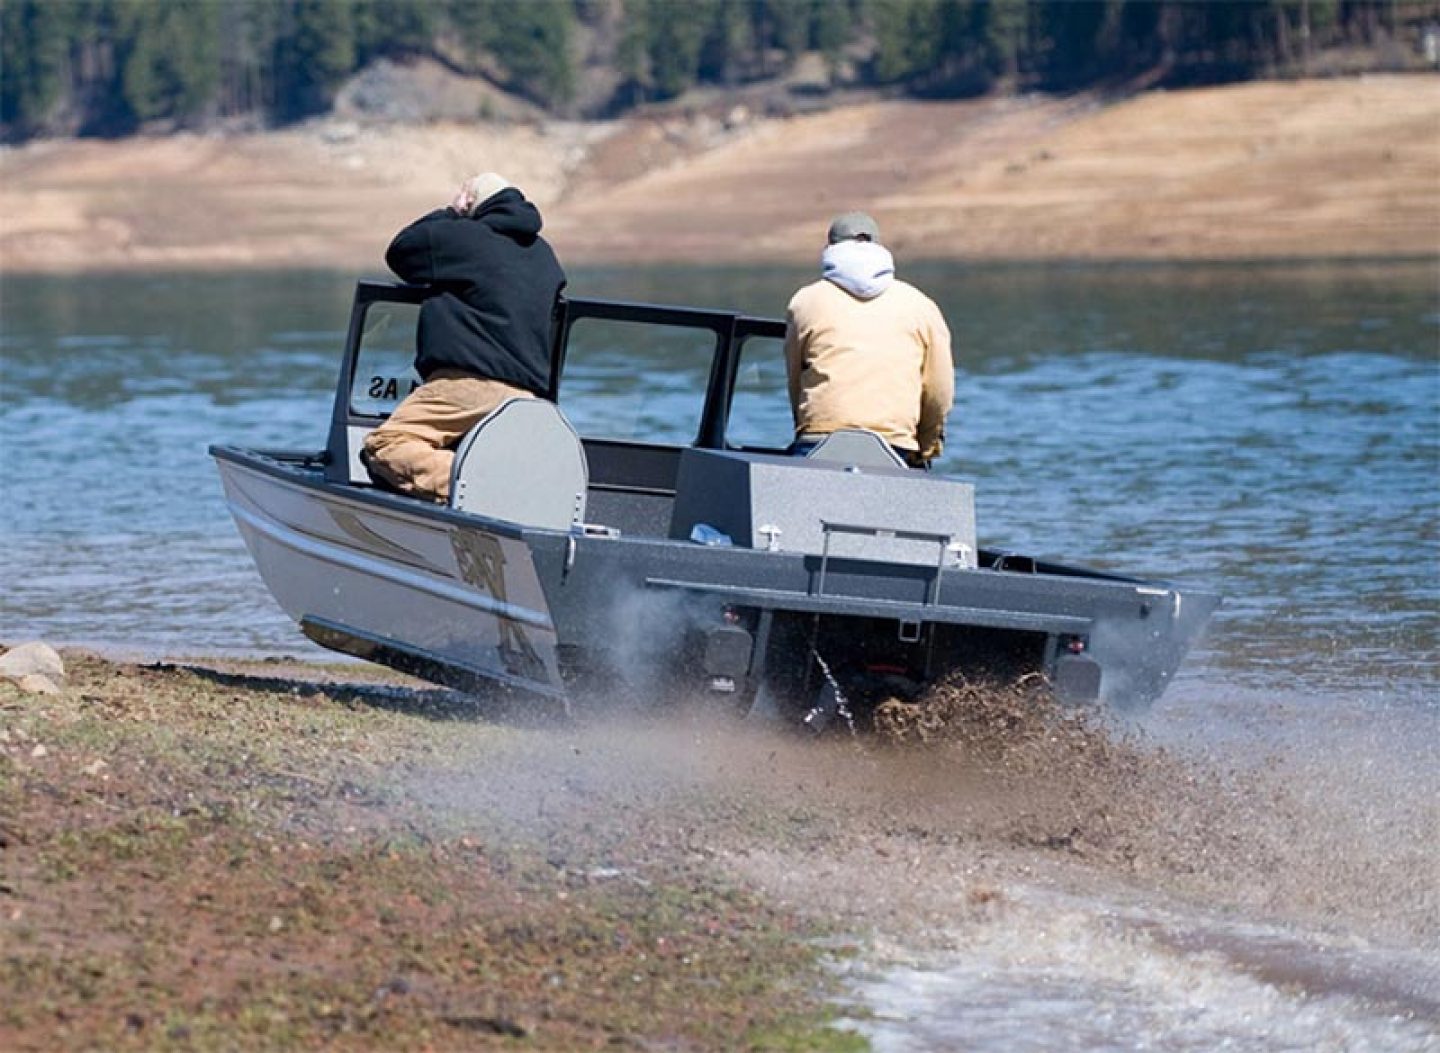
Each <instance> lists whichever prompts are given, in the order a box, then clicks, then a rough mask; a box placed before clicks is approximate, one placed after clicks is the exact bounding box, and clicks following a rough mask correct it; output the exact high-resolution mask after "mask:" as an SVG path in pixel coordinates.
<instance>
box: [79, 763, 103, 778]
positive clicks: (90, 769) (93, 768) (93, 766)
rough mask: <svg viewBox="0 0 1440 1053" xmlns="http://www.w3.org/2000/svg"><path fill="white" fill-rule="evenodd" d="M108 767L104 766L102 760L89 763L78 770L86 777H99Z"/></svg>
mask: <svg viewBox="0 0 1440 1053" xmlns="http://www.w3.org/2000/svg"><path fill="white" fill-rule="evenodd" d="M108 767H110V765H108V764H106V763H105V762H104V761H103V760H94V761H91V762H90V763H89V764H87V765H85V767H83V768H81V769H80V770H81V771H83V772H84V773H85V774H86V775H99V774H100V773H101V772H102V771H104V770H105V769H106V768H108Z"/></svg>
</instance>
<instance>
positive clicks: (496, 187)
mask: <svg viewBox="0 0 1440 1053" xmlns="http://www.w3.org/2000/svg"><path fill="white" fill-rule="evenodd" d="M540 226H541V219H540V212H539V210H538V209H536V208H535V206H534V205H532V204H531V203H530V202H529V201H527V200H525V195H524V194H522V193H521V192H520V191H519V190H517V189H516V188H515V187H513V186H511V185H510V184H509V183H508V182H507V181H506V180H504V179H503V178H501V177H500V176H498V175H496V174H495V173H493V172H487V173H485V174H484V175H478V176H475V177H474V178H472V179H468V180H466V181H465V183H464V185H463V186H461V188H460V191H459V193H457V194H456V195H455V199H454V200H453V201H451V203H450V205H449V206H448V207H447V208H442V209H439V210H438V211H435V212H431V213H430V214H429V215H426V216H422V217H420V218H419V219H417V220H416V221H415V222H414V223H412V224H410V225H409V226H408V227H406V228H405V229H404V230H402V231H401V232H400V233H399V234H397V235H395V240H394V241H392V242H391V243H390V248H389V250H388V251H387V252H386V253H385V262H386V263H387V264H389V266H390V269H391V270H392V271H394V272H395V273H396V274H397V275H399V277H400V278H401V280H403V281H407V282H411V283H414V284H418V285H430V286H433V287H434V288H435V290H436V292H435V294H434V295H432V296H431V297H430V298H429V299H427V300H426V301H425V304H424V306H423V307H421V309H420V324H419V327H418V329H417V331H416V350H415V370H416V372H418V373H419V374H420V379H421V380H422V381H423V383H422V384H421V385H420V387H418V388H416V389H415V390H414V391H413V392H411V393H410V395H409V396H408V397H407V398H406V399H405V401H403V402H402V403H400V405H399V406H397V407H396V408H395V412H394V413H393V414H391V416H390V419H389V420H387V421H386V422H385V423H384V424H382V425H380V427H378V428H376V429H375V430H374V431H373V432H371V433H370V435H369V437H367V438H366V440H365V446H364V449H363V450H362V451H361V454H360V459H361V460H362V461H363V462H364V464H365V467H366V468H367V469H368V470H369V472H370V475H371V477H372V478H374V479H375V480H376V481H377V482H378V483H380V484H381V485H383V486H387V487H389V488H391V489H394V490H399V491H400V492H402V493H407V494H412V495H414V496H416V497H423V498H428V499H430V500H433V501H439V502H444V501H446V500H448V499H449V495H450V468H451V465H452V463H453V461H454V456H455V455H454V452H453V451H454V448H455V446H456V445H457V444H458V443H459V442H460V440H461V439H462V438H464V436H465V433H466V432H468V431H469V430H470V429H471V428H473V427H474V426H475V425H476V424H478V423H480V421H482V420H484V419H485V418H486V417H487V416H489V415H490V414H491V413H492V412H493V411H494V410H495V409H496V408H497V407H498V406H499V405H500V404H501V403H502V402H504V401H505V400H506V399H510V398H531V397H533V396H535V395H542V394H544V393H545V392H546V391H547V390H548V389H549V386H550V327H551V320H552V318H553V316H554V311H555V302H556V298H557V297H558V296H559V294H560V290H561V289H562V288H564V286H565V272H564V271H562V270H561V269H560V264H559V262H558V261H557V260H556V259H555V253H554V252H553V251H552V250H551V248H550V246H549V244H547V243H546V241H545V239H543V238H542V237H540Z"/></svg>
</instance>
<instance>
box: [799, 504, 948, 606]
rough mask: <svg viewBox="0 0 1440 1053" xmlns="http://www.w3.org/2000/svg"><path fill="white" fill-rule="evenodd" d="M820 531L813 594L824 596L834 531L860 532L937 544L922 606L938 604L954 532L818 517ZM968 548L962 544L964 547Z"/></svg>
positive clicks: (839, 532) (838, 532) (868, 534)
mask: <svg viewBox="0 0 1440 1053" xmlns="http://www.w3.org/2000/svg"><path fill="white" fill-rule="evenodd" d="M820 531H821V533H822V534H823V535H824V538H825V541H824V544H823V545H821V547H820V576H819V579H818V580H817V582H816V584H815V590H814V592H812V593H811V595H813V596H817V597H820V596H824V595H825V574H826V571H827V570H828V569H829V566H830V539H831V538H832V537H833V536H834V535H835V534H862V535H867V536H869V537H875V538H895V539H897V540H900V541H933V542H935V543H936V544H937V545H939V547H940V557H939V559H938V560H937V561H936V563H935V576H934V577H933V578H932V579H931V580H930V584H929V585H928V586H927V587H926V590H925V602H924V604H922V606H925V607H936V606H939V604H940V579H941V577H942V576H943V575H944V573H945V556H946V555H947V554H948V553H949V552H951V551H952V550H953V549H954V547H955V535H954V534H942V533H936V532H934V531H931V530H902V529H897V528H895V527H877V526H867V525H865V524H863V523H837V522H835V521H834V520H830V519H822V520H820ZM965 547H967V546H965V545H963V544H962V545H961V546H960V548H961V550H962V551H963V549H964V548H965Z"/></svg>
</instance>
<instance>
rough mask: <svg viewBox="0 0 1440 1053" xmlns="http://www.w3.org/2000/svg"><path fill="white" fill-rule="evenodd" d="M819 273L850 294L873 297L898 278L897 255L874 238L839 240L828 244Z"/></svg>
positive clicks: (821, 260)
mask: <svg viewBox="0 0 1440 1053" xmlns="http://www.w3.org/2000/svg"><path fill="white" fill-rule="evenodd" d="M820 274H821V277H823V278H824V279H825V280H826V281H832V282H834V283H835V284H836V285H838V286H840V288H842V289H844V290H845V291H846V292H848V293H849V294H850V295H851V296H856V297H859V298H860V299H861V300H873V299H875V297H877V296H879V295H880V294H881V293H883V292H884V291H885V290H886V289H888V288H890V283H891V282H893V281H894V280H895V258H894V257H893V256H891V255H890V250H889V249H887V248H886V247H885V246H884V245H877V244H876V243H875V242H873V241H856V240H854V239H853V238H852V239H851V240H849V241H837V242H836V243H835V244H834V245H827V246H825V251H824V253H823V254H821V256H820Z"/></svg>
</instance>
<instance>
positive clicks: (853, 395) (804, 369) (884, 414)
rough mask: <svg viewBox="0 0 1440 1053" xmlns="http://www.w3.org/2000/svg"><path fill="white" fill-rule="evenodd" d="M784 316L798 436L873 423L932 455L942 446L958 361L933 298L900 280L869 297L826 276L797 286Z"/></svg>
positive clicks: (903, 444)
mask: <svg viewBox="0 0 1440 1053" xmlns="http://www.w3.org/2000/svg"><path fill="white" fill-rule="evenodd" d="M785 321H786V327H785V365H786V370H787V373H788V377H789V382H790V408H791V410H792V412H793V413H794V416H795V433H796V435H802V434H808V435H826V434H829V433H830V432H832V431H835V430H836V429H837V428H868V429H869V430H871V431H873V432H877V433H879V435H880V436H881V437H882V438H884V439H885V441H886V442H888V443H890V445H892V446H896V447H899V448H900V449H904V450H919V451H920V454H921V455H922V456H923V457H925V458H926V459H927V460H928V459H930V458H932V457H935V456H936V455H938V454H939V453H940V450H941V447H942V446H943V445H944V441H945V415H946V414H947V413H949V412H950V406H951V404H952V403H953V402H954V398H955V363H954V360H953V359H952V357H951V353H950V330H949V328H947V327H946V325H945V319H944V317H943V316H942V315H941V314H940V308H938V307H936V306H935V303H934V301H932V300H931V299H930V298H929V297H928V296H926V295H925V294H924V293H922V292H921V291H920V290H919V289H917V288H915V287H914V286H913V285H910V284H907V283H906V282H902V281H895V282H893V283H891V285H890V287H889V288H887V289H886V290H885V291H884V292H882V293H881V294H880V295H879V296H876V297H874V298H873V299H869V300H862V299H860V298H859V297H856V296H852V295H851V294H850V293H848V292H846V291H845V290H844V289H841V288H840V287H839V286H837V285H836V284H834V283H833V282H830V281H826V280H823V279H822V280H821V281H817V282H814V283H812V284H810V285H807V286H805V287H804V288H802V289H800V290H799V291H798V292H796V293H795V295H794V297H792V298H791V300H790V306H789V307H788V308H787V310H786V315H785Z"/></svg>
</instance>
